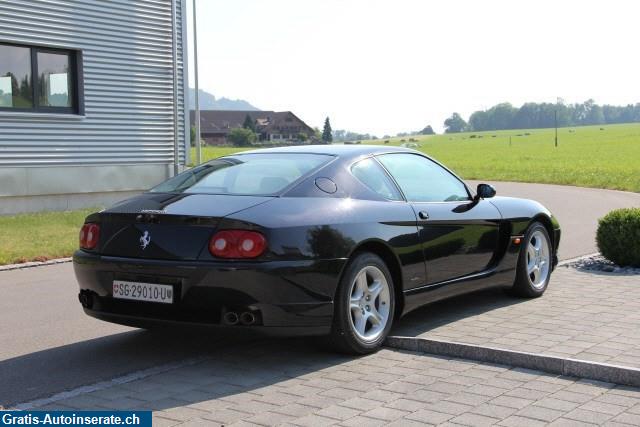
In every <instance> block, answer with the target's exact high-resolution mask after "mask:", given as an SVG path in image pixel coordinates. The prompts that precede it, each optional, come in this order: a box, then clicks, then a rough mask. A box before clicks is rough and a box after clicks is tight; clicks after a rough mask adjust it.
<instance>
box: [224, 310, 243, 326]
mask: <svg viewBox="0 0 640 427" xmlns="http://www.w3.org/2000/svg"><path fill="white" fill-rule="evenodd" d="M239 320H240V319H239V318H238V313H235V312H233V311H228V312H226V313H225V314H224V323H226V324H227V325H237V324H238V321H239Z"/></svg>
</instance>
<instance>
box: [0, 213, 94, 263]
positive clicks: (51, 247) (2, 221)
mask: <svg viewBox="0 0 640 427" xmlns="http://www.w3.org/2000/svg"><path fill="white" fill-rule="evenodd" d="M96 210H97V209H95V208H93V209H83V210H77V211H70V212H45V213H35V214H21V215H12V216H0V265H2V264H13V263H19V262H26V261H45V260H48V259H52V258H62V257H67V256H70V255H71V254H72V253H73V251H74V250H75V249H76V248H77V247H78V233H79V232H80V227H81V226H82V224H83V223H84V218H85V217H86V216H87V215H89V214H90V213H91V212H95V211H96Z"/></svg>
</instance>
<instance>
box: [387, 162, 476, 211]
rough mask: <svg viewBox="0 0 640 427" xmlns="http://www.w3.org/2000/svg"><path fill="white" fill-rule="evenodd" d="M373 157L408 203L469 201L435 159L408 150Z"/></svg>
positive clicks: (450, 175)
mask: <svg viewBox="0 0 640 427" xmlns="http://www.w3.org/2000/svg"><path fill="white" fill-rule="evenodd" d="M377 158H378V160H380V163H382V164H383V165H384V167H385V168H387V170H388V171H389V173H390V174H391V176H393V177H394V178H395V180H396V182H397V183H398V185H399V186H400V189H401V190H402V191H403V192H404V195H405V197H406V198H407V200H408V201H410V202H452V201H462V200H469V193H468V192H467V188H466V187H465V185H464V184H463V183H462V182H460V180H459V179H458V178H456V177H455V176H453V175H452V174H451V173H450V172H449V171H447V170H446V169H445V168H443V167H442V166H440V165H439V164H437V163H436V162H433V161H431V160H429V159H427V158H425V157H422V156H419V155H417V154H408V153H406V154H405V153H393V154H383V155H380V156H378V157H377Z"/></svg>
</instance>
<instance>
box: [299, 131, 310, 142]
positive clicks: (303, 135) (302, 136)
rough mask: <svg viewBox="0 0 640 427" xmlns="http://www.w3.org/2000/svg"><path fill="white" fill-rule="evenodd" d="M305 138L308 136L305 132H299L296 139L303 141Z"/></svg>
mask: <svg viewBox="0 0 640 427" xmlns="http://www.w3.org/2000/svg"><path fill="white" fill-rule="evenodd" d="M307 139H309V137H308V136H307V134H306V133H304V132H300V133H299V134H298V141H301V142H305V141H306V140H307Z"/></svg>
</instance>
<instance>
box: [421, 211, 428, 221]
mask: <svg viewBox="0 0 640 427" xmlns="http://www.w3.org/2000/svg"><path fill="white" fill-rule="evenodd" d="M418 216H419V217H420V219H429V212H427V211H420V212H418Z"/></svg>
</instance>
